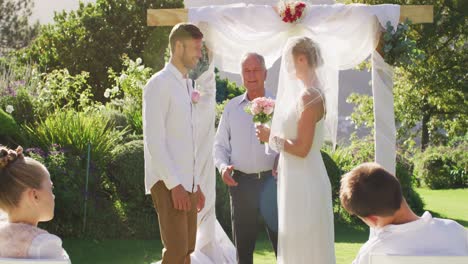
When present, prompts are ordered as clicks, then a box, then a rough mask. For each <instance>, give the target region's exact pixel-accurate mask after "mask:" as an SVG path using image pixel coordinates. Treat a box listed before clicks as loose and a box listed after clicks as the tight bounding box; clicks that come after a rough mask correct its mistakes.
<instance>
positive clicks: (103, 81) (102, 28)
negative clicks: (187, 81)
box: [19, 0, 182, 101]
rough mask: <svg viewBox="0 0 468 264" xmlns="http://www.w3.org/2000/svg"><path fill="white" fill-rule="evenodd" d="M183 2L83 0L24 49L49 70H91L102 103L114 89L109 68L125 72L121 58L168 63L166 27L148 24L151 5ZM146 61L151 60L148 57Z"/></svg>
mask: <svg viewBox="0 0 468 264" xmlns="http://www.w3.org/2000/svg"><path fill="white" fill-rule="evenodd" d="M181 6H182V0H163V1H161V0H97V2H96V3H95V4H87V5H85V4H83V3H80V6H79V8H78V10H76V11H71V12H68V13H67V12H62V13H57V14H56V15H55V17H54V23H53V24H50V25H46V26H44V27H42V28H41V32H40V35H39V36H38V38H37V39H36V40H35V41H34V43H33V44H32V45H31V47H29V48H27V49H26V50H25V51H24V53H26V56H22V54H21V56H19V57H21V58H22V59H23V60H32V61H34V62H36V63H38V64H39V66H40V67H41V69H42V70H43V71H46V72H50V71H52V70H54V69H61V68H67V69H68V70H69V72H70V73H71V74H72V75H74V74H79V73H81V72H82V71H86V72H89V73H90V76H89V84H90V85H91V87H92V88H93V93H94V95H95V98H96V99H98V100H99V101H104V100H105V98H104V91H105V89H106V88H108V87H110V85H111V81H110V80H109V79H108V75H107V71H108V69H109V68H112V69H114V70H115V71H116V72H120V71H121V70H122V63H121V62H122V59H121V58H122V56H123V55H124V54H127V55H128V57H129V58H131V59H136V58H138V57H142V58H143V61H144V63H145V65H148V66H151V67H153V68H154V69H155V70H157V69H159V68H161V67H162V66H163V65H164V59H163V54H164V49H165V47H166V46H167V36H168V33H169V31H168V28H151V27H148V26H147V25H146V12H147V9H149V8H173V7H181ZM147 60H148V61H147Z"/></svg>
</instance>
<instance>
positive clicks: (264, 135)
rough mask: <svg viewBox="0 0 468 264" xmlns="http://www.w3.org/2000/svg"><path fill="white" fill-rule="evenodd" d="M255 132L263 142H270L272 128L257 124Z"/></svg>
mask: <svg viewBox="0 0 468 264" xmlns="http://www.w3.org/2000/svg"><path fill="white" fill-rule="evenodd" d="M255 134H256V135H257V138H258V140H260V141H261V142H268V141H269V140H270V129H269V128H268V127H267V126H264V125H257V126H256V129H255Z"/></svg>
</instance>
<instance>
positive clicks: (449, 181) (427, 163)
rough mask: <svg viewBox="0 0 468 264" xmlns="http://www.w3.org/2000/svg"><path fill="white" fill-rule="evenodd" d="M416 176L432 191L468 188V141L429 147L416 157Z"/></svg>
mask: <svg viewBox="0 0 468 264" xmlns="http://www.w3.org/2000/svg"><path fill="white" fill-rule="evenodd" d="M415 164H416V175H417V176H418V177H419V178H420V179H421V180H422V181H423V183H424V185H426V186H427V187H429V188H431V189H448V188H466V187H468V174H467V172H468V169H467V166H468V165H467V164H468V141H464V142H462V143H460V144H458V145H456V146H453V147H445V146H435V147H428V148H427V149H426V150H425V151H424V152H422V153H419V154H418V155H416V158H415Z"/></svg>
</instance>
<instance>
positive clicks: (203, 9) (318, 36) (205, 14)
mask: <svg viewBox="0 0 468 264" xmlns="http://www.w3.org/2000/svg"><path fill="white" fill-rule="evenodd" d="M318 1H321V2H320V3H330V2H331V1H332V0H323V2H322V0H318ZM210 2H211V3H212V2H214V1H208V0H186V1H185V3H186V6H187V7H191V6H192V8H189V21H190V22H192V23H194V24H198V25H199V26H200V28H202V30H203V32H204V35H205V40H206V43H207V46H208V47H209V48H210V50H211V51H212V52H213V54H214V66H216V67H217V68H218V69H219V70H221V71H225V72H231V73H240V58H241V57H242V55H243V54H244V53H246V52H252V51H254V52H258V53H259V54H262V55H263V56H264V57H265V61H266V64H267V67H268V68H270V67H271V66H272V65H273V64H274V63H275V61H277V60H278V59H279V58H280V56H281V51H282V48H283V46H284V45H285V43H286V41H287V40H288V38H289V37H291V36H299V35H304V36H308V37H310V38H312V39H314V40H315V41H317V42H319V43H320V45H321V47H324V48H323V50H322V52H323V57H324V59H325V60H327V62H328V64H329V65H330V67H331V69H332V70H331V71H330V72H329V76H330V78H331V80H330V83H331V84H332V87H331V88H329V89H330V91H331V92H330V93H329V94H327V96H328V98H327V99H328V100H329V101H330V102H329V103H330V104H331V105H332V107H331V108H328V111H329V113H328V115H329V116H328V117H327V118H331V120H329V124H330V125H329V126H328V137H329V139H331V140H333V141H335V140H336V131H337V122H338V93H339V87H338V71H339V70H345V69H350V68H353V67H355V66H356V65H358V64H359V63H361V62H362V61H363V60H365V59H366V58H367V57H369V55H371V54H373V56H372V62H373V67H374V69H373V82H372V85H373V93H374V106H375V108H374V109H375V120H376V122H375V128H376V129H375V133H376V137H375V144H376V161H377V162H378V163H380V164H382V165H383V166H384V167H385V168H386V169H387V170H389V171H391V172H394V171H395V134H396V133H395V124H394V115H393V95H392V81H391V78H392V73H391V68H390V67H389V66H388V65H387V64H386V63H385V62H383V60H382V58H381V57H380V55H378V54H377V53H374V50H375V47H376V45H377V43H378V37H379V31H380V30H381V28H382V27H384V26H385V24H386V23H387V21H390V23H391V24H392V25H393V26H394V27H395V28H396V25H397V23H398V20H399V14H400V7H399V6H398V5H377V6H367V5H359V4H355V5H343V4H334V5H309V6H308V8H307V11H306V15H305V17H304V18H303V19H302V21H301V22H300V23H298V24H287V23H284V22H282V21H281V19H280V18H279V17H278V15H277V13H276V12H275V11H274V9H273V8H272V6H271V5H274V4H276V0H275V1H274V3H271V2H272V1H270V0H261V1H255V3H257V4H258V3H263V4H267V5H251V4H231V3H233V2H236V1H233V0H219V1H216V2H215V3H216V4H218V5H216V6H214V5H212V6H203V5H209V4H211V3H210ZM246 2H250V3H251V2H253V1H246ZM222 3H228V4H231V5H219V4H222ZM212 67H213V65H212ZM197 81H198V86H197V89H199V90H200V91H201V92H202V98H205V99H202V100H207V101H205V102H203V101H202V102H200V103H199V104H198V105H197V110H196V111H198V114H197V116H198V117H200V119H199V120H197V125H198V126H199V127H201V128H202V130H203V131H200V134H199V135H197V138H198V139H197V140H203V141H202V142H204V145H202V147H201V148H200V149H198V150H197V153H198V155H199V156H198V157H199V158H200V160H205V161H206V163H204V166H202V167H201V168H199V169H200V171H201V174H200V175H202V176H203V177H204V178H203V180H202V182H201V186H202V188H203V190H204V192H205V194H206V196H207V197H206V198H207V199H206V206H205V209H204V210H203V211H202V212H201V213H200V214H199V218H198V222H199V226H198V233H197V245H196V250H195V252H194V253H193V254H192V261H193V263H203V264H210V263H235V262H236V260H235V257H236V256H235V249H234V246H233V244H232V243H231V241H230V240H229V238H228V237H227V236H226V234H225V232H224V231H223V230H222V228H221V226H220V225H219V223H218V222H217V220H216V216H215V199H216V198H215V180H216V179H215V167H214V165H213V163H212V157H211V155H212V152H211V147H212V141H213V138H214V133H215V131H214V126H213V124H214V115H215V111H214V107H215V99H214V98H215V82H214V75H213V71H212V70H210V71H208V72H206V73H205V74H203V75H202V76H201V77H200V78H199V79H198V80H197ZM203 95H205V96H203Z"/></svg>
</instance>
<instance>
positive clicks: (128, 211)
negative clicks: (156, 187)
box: [108, 140, 158, 239]
mask: <svg viewBox="0 0 468 264" xmlns="http://www.w3.org/2000/svg"><path fill="white" fill-rule="evenodd" d="M111 156H112V158H111V162H110V163H109V166H108V174H109V179H110V180H111V181H112V182H113V183H114V185H115V190H116V193H115V196H114V197H113V200H114V205H118V206H119V208H116V210H119V212H120V220H121V222H122V224H123V225H124V226H125V230H122V231H125V233H124V234H122V235H123V236H125V237H138V238H140V239H142V238H143V239H154V238H155V237H157V235H158V233H157V231H158V229H157V228H156V227H157V226H158V223H157V217H156V213H155V210H154V206H153V202H152V200H151V196H150V195H146V194H145V184H144V183H145V160H144V155H143V140H135V141H131V142H128V143H126V144H124V145H119V146H117V148H115V149H114V150H113V151H112V153H111Z"/></svg>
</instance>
